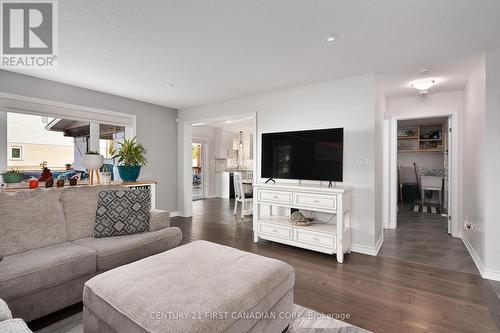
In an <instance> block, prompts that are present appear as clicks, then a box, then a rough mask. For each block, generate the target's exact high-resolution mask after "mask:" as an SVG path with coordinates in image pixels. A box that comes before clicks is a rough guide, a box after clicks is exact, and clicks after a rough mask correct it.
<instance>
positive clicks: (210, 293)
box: [83, 241, 295, 333]
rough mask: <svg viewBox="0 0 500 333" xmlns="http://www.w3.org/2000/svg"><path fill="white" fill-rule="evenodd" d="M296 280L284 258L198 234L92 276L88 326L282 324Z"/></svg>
mask: <svg viewBox="0 0 500 333" xmlns="http://www.w3.org/2000/svg"><path fill="white" fill-rule="evenodd" d="M294 283H295V272H294V270H293V268H292V267H291V266H290V265H288V264H285V263H284V262H281V261H279V260H275V259H270V258H267V257H262V256H259V255H256V254H252V253H248V252H243V251H240V250H237V249H234V248H231V247H227V246H222V245H218V244H214V243H210V242H206V241H196V242H193V243H190V244H187V245H184V246H180V247H178V248H175V249H172V250H169V251H167V252H163V253H160V254H157V255H155V256H151V257H148V258H146V259H142V260H140V261H136V262H134V263H131V264H128V265H125V266H121V267H118V268H115V269H113V270H111V271H108V272H105V273H102V274H100V275H98V276H96V277H94V278H92V279H91V280H89V281H87V283H85V288H84V291H83V303H84V309H83V316H84V317H83V319H84V332H85V333H94V332H99V333H103V332H106V333H111V332H116V333H135V332H140V333H145V332H148V333H155V332H158V333H160V332H161V333H164V332H182V333H186V332H273V333H276V332H282V331H283V330H285V329H286V327H287V326H288V324H289V323H290V322H291V312H292V309H293V285H294Z"/></svg>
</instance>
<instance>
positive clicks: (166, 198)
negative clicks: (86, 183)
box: [0, 70, 177, 211]
mask: <svg viewBox="0 0 500 333" xmlns="http://www.w3.org/2000/svg"><path fill="white" fill-rule="evenodd" d="M0 92H5V93H10V94H16V95H23V96H29V97H33V98H42V99H47V100H52V101H58V102H63V103H70V104H77V105H82V106H88V107H94V108H100V109H106V110H112V111H117V112H122V113H128V114H135V115H137V139H138V141H139V142H140V143H142V144H144V146H145V147H146V149H147V150H148V155H147V158H148V165H147V166H146V167H145V168H143V171H142V172H141V178H142V179H154V180H156V181H158V186H157V198H156V206H157V208H159V209H167V210H169V211H176V210H177V197H176V189H177V178H176V175H177V125H176V121H175V120H176V117H177V110H175V109H171V108H167V107H163V106H159V105H154V104H149V103H144V102H140V101H136V100H132V99H128V98H124V97H119V96H115V95H110V94H106V93H101V92H98V91H94V90H89V89H84V88H79V87H75V86H70V85H66V84H62V83H57V82H54V81H48V80H44V79H39V78H35V77H31V76H26V75H21V74H16V73H12V72H7V71H3V70H0ZM0 120H2V118H0ZM0 129H1V128H0ZM0 144H1V142H0ZM1 146H2V148H0V153H2V152H3V151H4V150H3V145H1Z"/></svg>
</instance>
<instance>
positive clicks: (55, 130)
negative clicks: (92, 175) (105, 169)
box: [7, 113, 125, 176]
mask: <svg viewBox="0 0 500 333" xmlns="http://www.w3.org/2000/svg"><path fill="white" fill-rule="evenodd" d="M97 126H98V127H99V138H98V140H99V153H100V154H101V155H103V157H104V158H105V163H106V164H108V165H111V166H112V165H114V164H115V163H113V160H112V159H111V157H112V152H113V150H114V149H115V148H117V146H118V143H119V142H121V141H122V140H123V138H124V137H125V128H124V127H121V126H114V125H106V124H97ZM89 140H90V123H89V122H83V121H77V120H69V119H59V118H51V117H41V116H33V115H27V114H18V113H8V114H7V168H9V169H19V170H21V171H23V172H25V173H26V172H28V173H30V174H33V175H34V176H36V174H37V173H40V172H41V170H42V168H43V167H48V168H49V169H50V170H52V171H56V172H59V171H60V172H65V171H70V170H71V171H80V172H85V171H86V170H85V168H84V167H83V164H82V158H83V156H84V154H85V153H86V152H87V151H89V150H90V143H89ZM96 140H97V138H96Z"/></svg>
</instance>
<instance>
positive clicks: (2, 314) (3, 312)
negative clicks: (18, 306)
mask: <svg viewBox="0 0 500 333" xmlns="http://www.w3.org/2000/svg"><path fill="white" fill-rule="evenodd" d="M7 319H12V313H11V312H10V309H9V306H8V305H7V303H5V301H4V300H3V299H1V298H0V321H4V320H7Z"/></svg>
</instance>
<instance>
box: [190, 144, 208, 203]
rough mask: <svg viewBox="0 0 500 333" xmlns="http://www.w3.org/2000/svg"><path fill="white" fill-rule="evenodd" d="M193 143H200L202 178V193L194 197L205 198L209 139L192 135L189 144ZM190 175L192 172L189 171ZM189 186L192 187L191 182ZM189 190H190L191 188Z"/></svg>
mask: <svg viewBox="0 0 500 333" xmlns="http://www.w3.org/2000/svg"><path fill="white" fill-rule="evenodd" d="M194 143H199V144H201V150H202V152H201V154H202V157H203V158H202V161H201V163H202V177H203V180H202V182H203V193H202V194H201V196H198V197H196V199H205V198H207V197H208V195H207V193H208V188H209V186H210V170H209V161H208V160H209V154H210V151H209V149H210V147H209V143H210V141H209V140H208V139H207V138H201V137H194V136H193V139H192V140H191V145H192V144H194ZM191 147H192V146H191ZM191 149H193V148H191ZM191 172H192V170H191ZM191 177H192V173H191ZM191 188H192V184H191ZM191 192H192V190H191ZM193 198H194V197H193Z"/></svg>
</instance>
